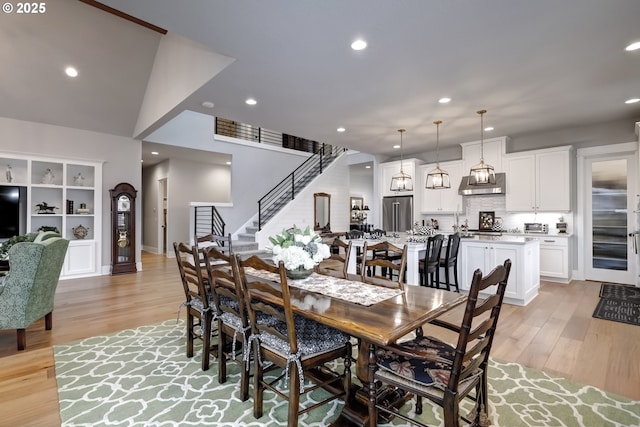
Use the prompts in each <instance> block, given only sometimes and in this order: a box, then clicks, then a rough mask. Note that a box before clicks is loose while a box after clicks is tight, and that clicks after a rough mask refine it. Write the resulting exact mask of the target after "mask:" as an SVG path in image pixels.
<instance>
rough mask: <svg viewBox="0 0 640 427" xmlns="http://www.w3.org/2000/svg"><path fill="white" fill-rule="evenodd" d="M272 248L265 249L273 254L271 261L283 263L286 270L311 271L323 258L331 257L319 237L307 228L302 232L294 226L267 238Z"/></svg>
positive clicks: (327, 248)
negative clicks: (300, 269)
mask: <svg viewBox="0 0 640 427" xmlns="http://www.w3.org/2000/svg"><path fill="white" fill-rule="evenodd" d="M269 241H270V242H271V243H272V244H273V247H270V248H267V249H268V250H270V251H271V253H272V254H273V261H274V262H275V263H276V264H277V263H278V262H280V261H282V262H284V267H285V268H286V269H287V270H296V269H299V268H302V269H305V270H311V269H313V267H314V266H315V265H316V264H318V263H319V262H320V261H322V260H323V259H325V258H329V257H330V256H331V251H330V250H329V246H328V245H326V244H324V243H322V238H321V237H320V235H318V234H316V233H315V232H313V231H312V230H311V229H310V228H309V227H307V228H306V229H305V230H304V232H303V231H302V230H300V229H299V228H298V227H296V226H295V225H294V226H293V227H292V228H290V229H289V230H282V233H280V234H278V235H276V236H273V237H269Z"/></svg>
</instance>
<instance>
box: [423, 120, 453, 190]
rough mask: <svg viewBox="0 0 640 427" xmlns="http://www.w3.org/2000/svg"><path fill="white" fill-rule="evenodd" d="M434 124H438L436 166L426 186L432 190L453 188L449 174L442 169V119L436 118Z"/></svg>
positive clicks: (429, 174) (428, 177) (429, 175)
mask: <svg viewBox="0 0 640 427" xmlns="http://www.w3.org/2000/svg"><path fill="white" fill-rule="evenodd" d="M433 124H434V125H436V168H435V169H433V170H432V171H431V172H429V173H428V174H427V183H426V184H425V188H428V189H431V190H439V189H442V188H451V180H450V179H449V174H448V173H447V172H445V171H443V170H442V169H440V125H441V124H442V120H436V121H435V122H433Z"/></svg>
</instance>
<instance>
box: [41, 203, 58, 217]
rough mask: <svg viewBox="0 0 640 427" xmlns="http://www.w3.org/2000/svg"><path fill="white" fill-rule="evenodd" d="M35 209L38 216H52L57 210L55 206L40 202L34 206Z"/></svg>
mask: <svg viewBox="0 0 640 427" xmlns="http://www.w3.org/2000/svg"><path fill="white" fill-rule="evenodd" d="M36 207H37V208H38V215H42V214H49V215H51V214H54V213H55V212H54V210H55V209H59V208H57V207H55V206H49V204H48V203H47V202H40V203H38V204H37V205H36Z"/></svg>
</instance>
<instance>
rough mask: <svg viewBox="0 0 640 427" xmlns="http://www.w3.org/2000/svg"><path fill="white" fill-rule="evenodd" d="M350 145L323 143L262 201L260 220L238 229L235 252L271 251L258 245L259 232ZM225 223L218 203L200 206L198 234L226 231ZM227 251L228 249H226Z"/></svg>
mask: <svg viewBox="0 0 640 427" xmlns="http://www.w3.org/2000/svg"><path fill="white" fill-rule="evenodd" d="M345 151H346V149H344V148H340V147H333V146H331V145H326V144H322V146H321V148H320V149H319V150H318V151H317V152H316V153H315V154H314V155H313V156H311V157H309V158H308V159H307V160H306V161H305V162H304V163H303V164H302V165H300V166H298V168H296V170H294V171H293V172H292V173H291V174H289V175H288V176H287V177H286V178H285V179H283V180H282V181H281V182H280V183H279V184H278V185H276V186H275V187H274V188H273V189H272V190H271V191H269V192H268V193H267V194H266V195H265V196H263V197H262V198H261V199H260V200H259V201H258V220H257V221H253V224H252V225H251V226H247V227H245V230H244V232H243V233H238V239H237V240H233V241H232V242H231V246H232V248H233V252H234V253H237V254H241V255H243V256H251V255H258V256H263V255H270V254H269V253H268V252H266V251H264V250H260V249H259V248H258V243H257V242H256V233H257V232H258V231H259V230H260V229H261V228H262V225H264V224H266V222H267V221H269V220H270V219H271V218H273V217H274V216H275V215H276V214H277V213H278V212H280V211H281V210H282V208H284V207H285V206H286V205H287V204H288V203H289V202H290V201H291V200H293V199H294V198H295V197H296V195H297V194H299V193H300V192H301V191H302V190H303V189H304V188H305V187H306V186H307V185H309V183H310V182H311V181H313V180H314V179H315V178H316V177H317V176H318V175H320V174H321V173H322V172H323V171H324V170H325V169H326V168H327V167H328V166H329V165H330V164H331V163H333V161H334V160H335V159H336V158H337V157H338V156H339V155H340V154H342V153H343V152H345ZM224 227H225V223H224V221H223V219H222V217H221V216H220V214H219V212H218V211H217V209H216V208H215V207H214V206H196V208H195V235H196V236H204V235H207V234H210V233H213V234H216V235H222V236H223V235H225V231H224ZM223 252H224V251H223Z"/></svg>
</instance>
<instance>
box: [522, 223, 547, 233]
mask: <svg viewBox="0 0 640 427" xmlns="http://www.w3.org/2000/svg"><path fill="white" fill-rule="evenodd" d="M524 232H525V233H539V234H548V233H549V225H548V224H542V223H540V222H525V223H524Z"/></svg>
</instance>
